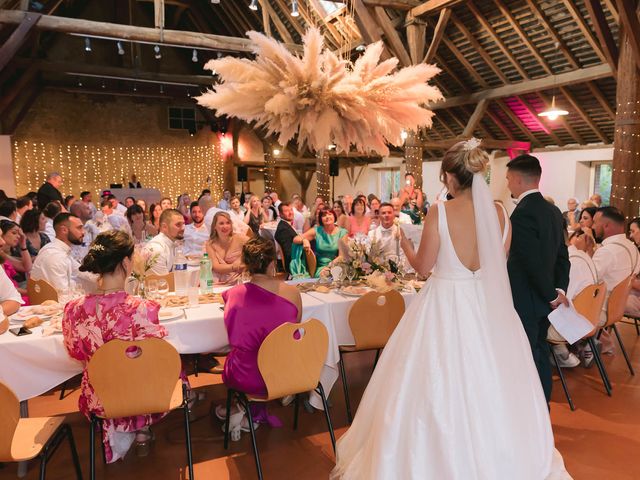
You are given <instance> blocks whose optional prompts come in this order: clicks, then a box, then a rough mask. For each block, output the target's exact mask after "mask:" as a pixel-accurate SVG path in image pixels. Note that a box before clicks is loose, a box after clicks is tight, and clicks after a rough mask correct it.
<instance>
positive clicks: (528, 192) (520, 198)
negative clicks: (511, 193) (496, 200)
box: [516, 188, 540, 205]
mask: <svg viewBox="0 0 640 480" xmlns="http://www.w3.org/2000/svg"><path fill="white" fill-rule="evenodd" d="M539 191H540V190H538V189H537V188H532V189H531V190H527V191H526V192H522V193H521V194H520V195H519V196H518V198H517V199H516V205H517V204H519V203H520V202H521V201H522V199H523V198H524V197H526V196H527V195H531V194H532V193H536V192H539Z"/></svg>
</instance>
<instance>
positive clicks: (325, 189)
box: [316, 149, 331, 201]
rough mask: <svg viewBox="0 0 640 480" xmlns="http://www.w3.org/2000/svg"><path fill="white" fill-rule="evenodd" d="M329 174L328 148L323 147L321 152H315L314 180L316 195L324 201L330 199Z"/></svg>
mask: <svg viewBox="0 0 640 480" xmlns="http://www.w3.org/2000/svg"><path fill="white" fill-rule="evenodd" d="M330 178H331V176H330V175H329V150H328V149H325V150H323V151H322V152H318V153H316V181H317V190H318V196H320V197H322V198H323V199H324V200H325V201H329V200H330V199H331V197H330V195H331V187H330V183H329V180H330Z"/></svg>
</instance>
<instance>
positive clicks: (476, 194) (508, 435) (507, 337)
mask: <svg viewBox="0 0 640 480" xmlns="http://www.w3.org/2000/svg"><path fill="white" fill-rule="evenodd" d="M478 143H479V142H478V141H477V140H475V139H472V140H470V141H467V142H460V143H458V144H456V145H455V146H453V147H452V148H451V149H450V150H449V151H448V152H447V153H446V155H445V157H444V159H443V162H442V175H441V179H442V181H443V182H444V183H445V184H446V186H447V187H448V189H449V191H450V192H451V193H452V195H453V196H454V197H455V198H454V199H453V200H451V201H449V202H446V203H441V204H438V205H437V207H435V208H432V209H431V210H430V211H429V214H428V215H427V218H426V221H425V226H424V231H423V234H422V239H421V243H420V247H419V249H418V252H414V251H413V247H412V246H411V242H409V241H408V240H407V239H405V238H404V237H403V238H402V246H403V249H404V250H405V252H406V253H407V258H408V260H409V262H410V263H411V265H412V266H413V267H414V268H415V269H416V271H418V272H420V273H421V274H426V273H428V272H429V271H431V270H432V269H433V274H432V275H431V277H430V278H429V280H428V281H427V283H426V285H425V287H424V288H423V289H422V291H421V292H420V293H419V294H418V297H417V298H416V299H415V300H414V301H413V302H412V303H411V305H410V307H409V308H408V309H407V311H406V313H405V315H404V317H403V318H402V320H401V321H400V323H399V324H398V326H397V328H396V330H395V332H394V333H393V335H392V336H391V338H390V339H389V342H388V343H387V346H386V347H385V349H384V351H383V354H382V356H381V357H380V361H379V362H378V365H377V367H376V369H375V372H374V374H373V376H372V377H371V380H370V382H369V385H368V387H367V389H366V391H365V393H364V396H363V398H362V401H361V402H360V406H359V407H358V412H357V414H356V417H355V419H354V421H353V424H352V425H351V427H350V428H349V430H348V431H347V432H346V433H345V434H344V435H343V437H342V438H341V439H340V441H339V442H338V449H337V462H336V467H335V469H334V471H333V472H332V474H331V477H332V478H333V479H344V480H350V479H358V480H370V479H380V480H383V479H384V480H392V479H393V480H395V479H401V480H409V479H415V480H418V479H419V480H436V479H437V480H463V479H464V480H474V479H486V480H544V479H553V480H560V479H571V477H570V475H569V474H568V473H567V472H566V470H565V468H564V464H563V462H562V457H561V456H560V454H559V453H558V452H557V451H556V450H555V448H554V441H553V433H552V431H551V421H550V419H549V411H548V409H547V404H546V402H545V398H544V394H543V392H542V386H541V385H540V379H539V377H538V373H537V371H536V367H535V365H534V362H533V358H532V354H531V347H530V346H529V342H528V340H527V337H526V335H525V332H524V330H523V327H522V323H521V322H520V319H519V318H518V315H517V313H516V311H515V310H514V307H513V302H512V299H511V289H510V286H509V278H508V275H507V268H506V256H505V249H506V250H508V247H509V241H510V235H509V220H508V218H507V215H506V212H505V211H504V207H502V206H500V205H497V204H494V202H493V199H492V197H491V193H490V191H489V188H488V186H487V184H486V182H485V180H484V176H483V173H484V170H485V168H486V166H487V164H488V156H487V154H486V152H484V151H483V150H482V149H481V148H479V146H478Z"/></svg>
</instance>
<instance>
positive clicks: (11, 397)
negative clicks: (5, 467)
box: [0, 382, 20, 462]
mask: <svg viewBox="0 0 640 480" xmlns="http://www.w3.org/2000/svg"><path fill="white" fill-rule="evenodd" d="M19 420H20V402H19V401H18V397H16V394H15V393H13V391H12V390H11V389H10V388H9V387H7V386H6V385H5V384H4V383H1V382H0V462H11V461H13V457H12V456H11V443H12V441H13V434H14V433H15V431H16V427H17V426H18V421H19Z"/></svg>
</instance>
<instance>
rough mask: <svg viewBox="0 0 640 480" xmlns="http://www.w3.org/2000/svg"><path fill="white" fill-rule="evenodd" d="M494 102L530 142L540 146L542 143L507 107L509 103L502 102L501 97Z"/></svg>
mask: <svg viewBox="0 0 640 480" xmlns="http://www.w3.org/2000/svg"><path fill="white" fill-rule="evenodd" d="M494 104H495V105H497V106H498V107H499V108H500V110H501V111H502V112H503V113H504V114H505V115H506V116H507V117H508V118H509V120H510V121H511V123H513V124H514V125H515V126H516V128H518V130H520V132H522V133H524V135H525V136H526V137H527V138H529V140H531V144H532V145H535V146H541V145H542V143H541V142H540V140H538V138H537V137H535V136H534V135H533V133H531V131H530V130H529V129H528V128H527V127H526V125H524V124H523V123H522V121H521V120H520V119H519V118H518V116H517V115H516V114H515V113H513V110H511V108H509V105H507V104H506V103H504V101H503V100H502V99H497V100H495V101H494Z"/></svg>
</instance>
